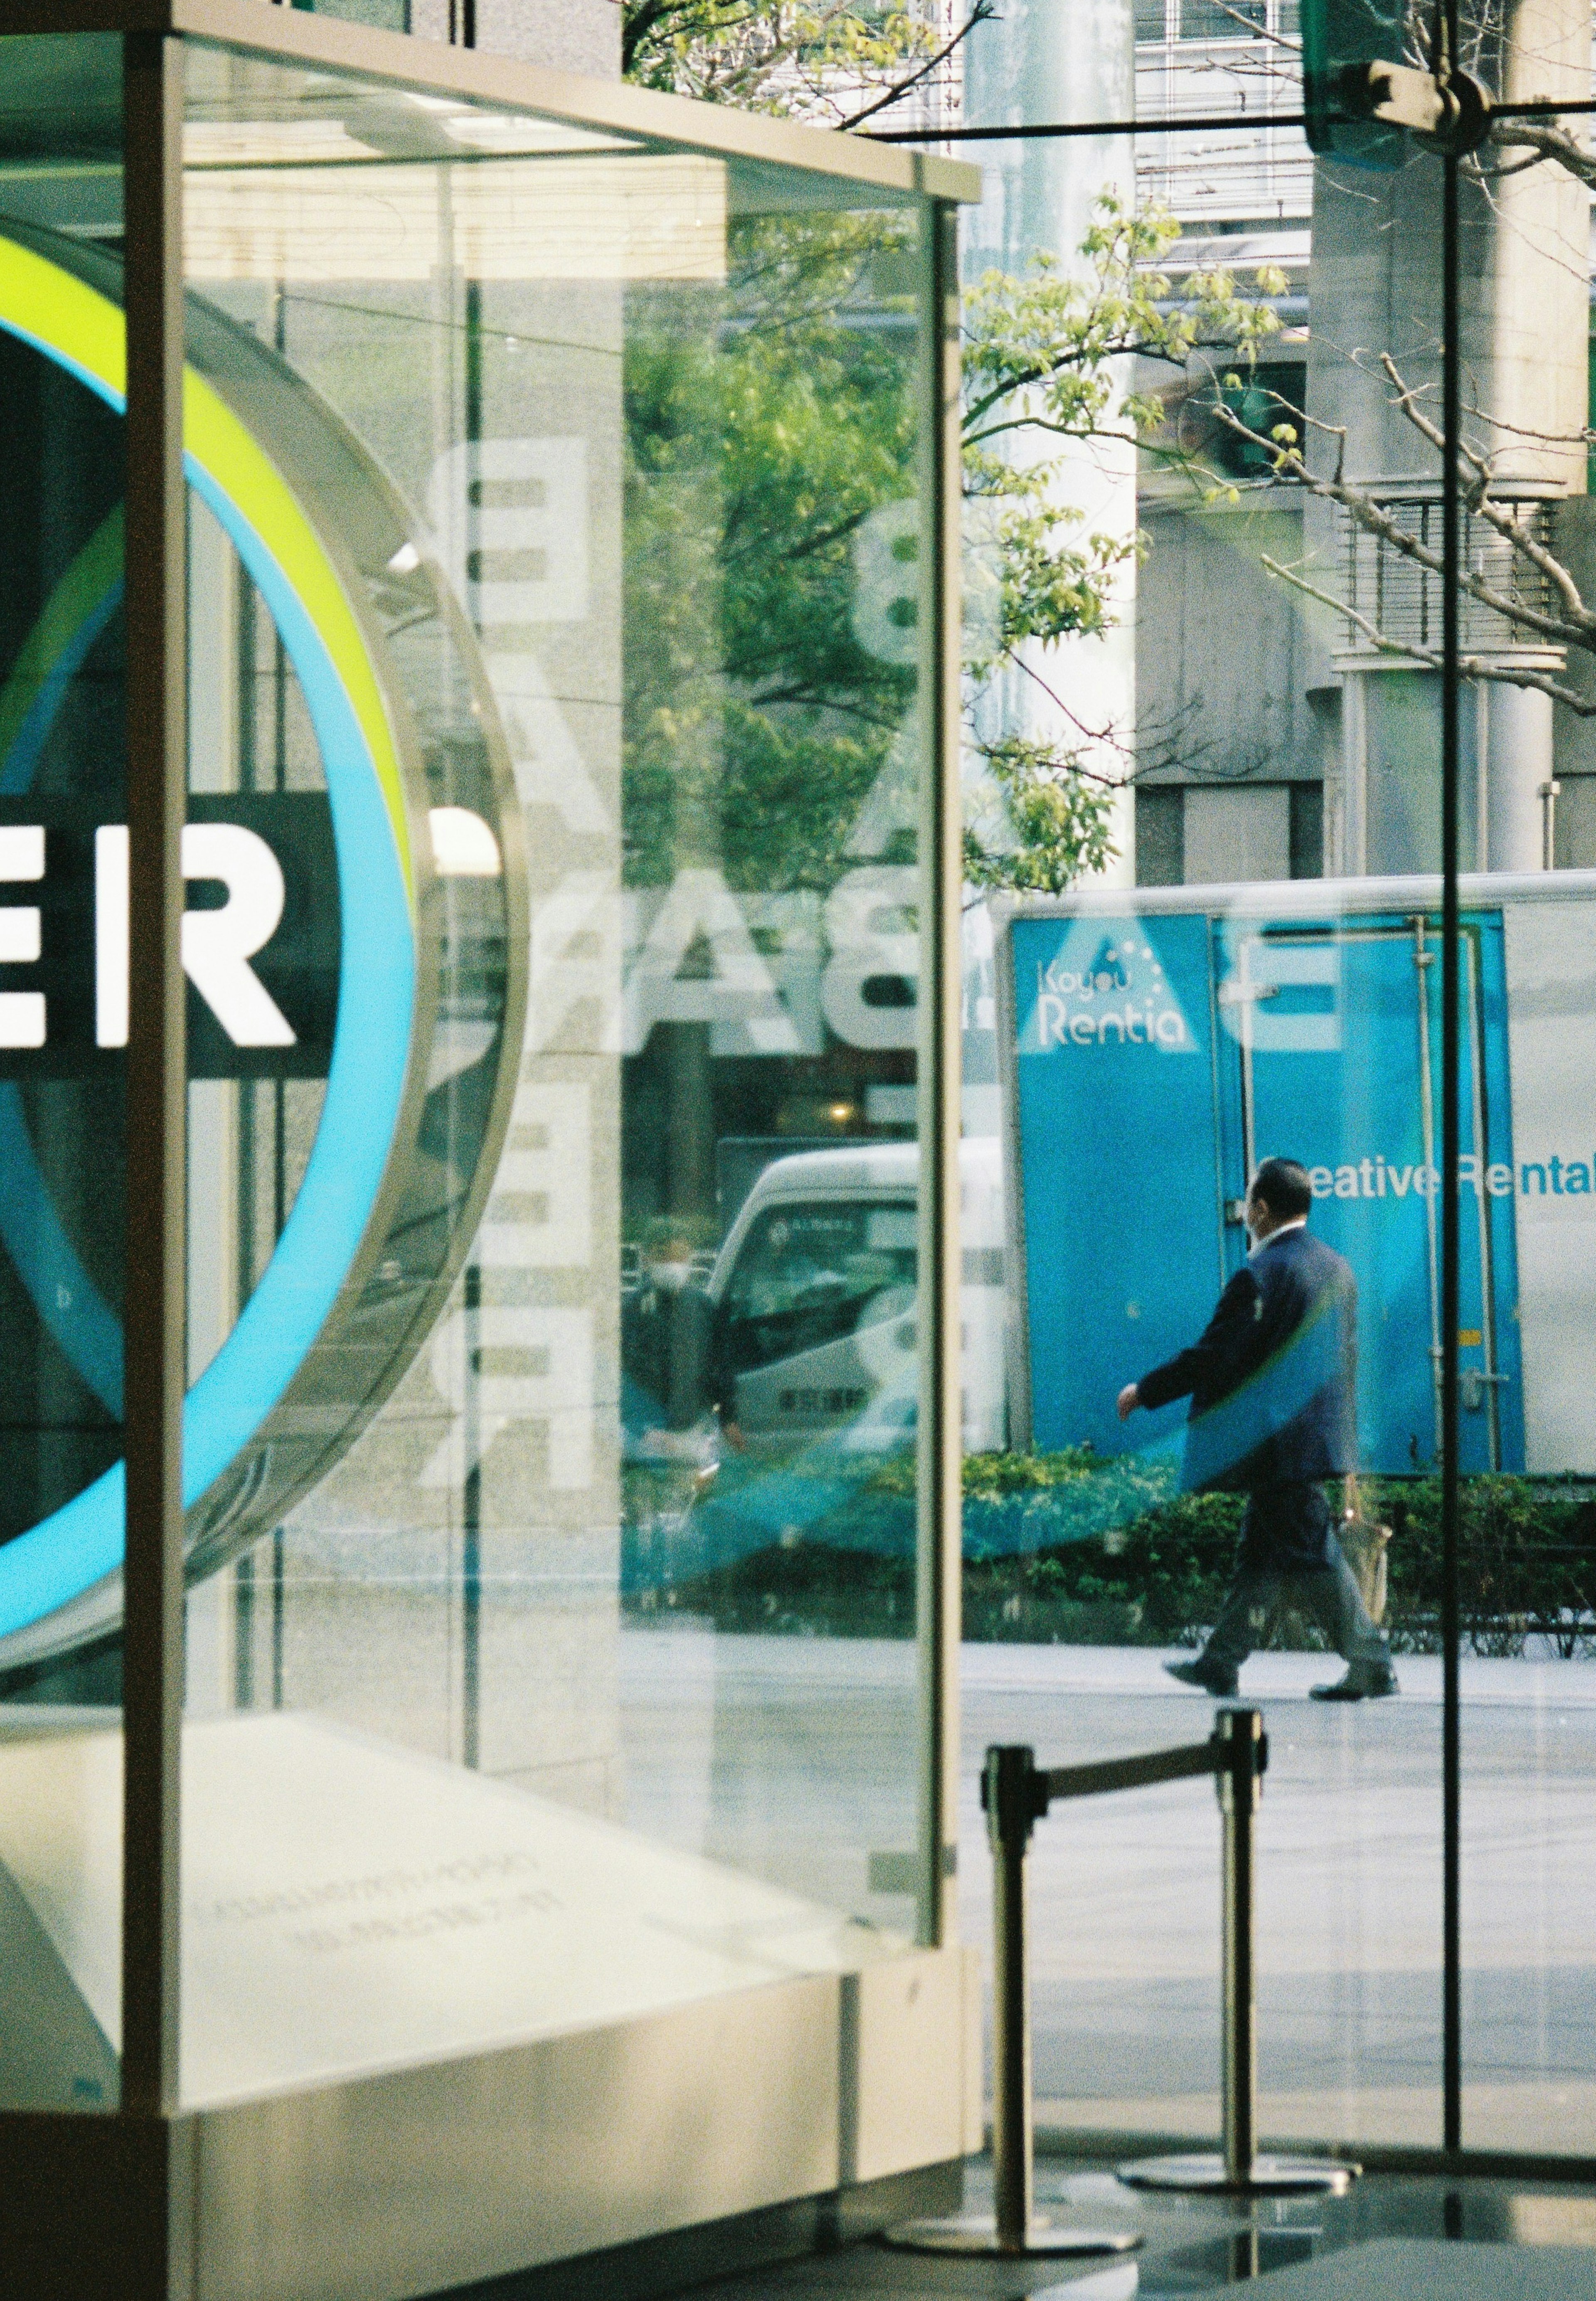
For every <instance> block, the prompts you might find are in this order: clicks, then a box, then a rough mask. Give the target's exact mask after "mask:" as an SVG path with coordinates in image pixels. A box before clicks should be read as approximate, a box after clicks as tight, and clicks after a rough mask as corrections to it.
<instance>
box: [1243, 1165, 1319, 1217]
mask: <svg viewBox="0 0 1596 2301" xmlns="http://www.w3.org/2000/svg"><path fill="white" fill-rule="evenodd" d="M1252 1195H1253V1197H1254V1198H1255V1199H1261V1200H1262V1201H1263V1202H1264V1204H1265V1206H1266V1207H1267V1208H1268V1209H1269V1212H1270V1213H1271V1214H1272V1215H1278V1216H1279V1217H1280V1219H1281V1221H1282V1222H1295V1221H1296V1219H1297V1217H1299V1215H1305V1214H1307V1213H1308V1209H1309V1208H1310V1207H1311V1206H1312V1205H1313V1202H1314V1190H1313V1184H1311V1183H1310V1182H1309V1181H1308V1168H1307V1167H1299V1165H1298V1163H1297V1161H1296V1159H1265V1160H1264V1163H1263V1165H1262V1166H1261V1167H1259V1168H1258V1173H1257V1174H1256V1175H1255V1176H1253V1178H1252Z"/></svg>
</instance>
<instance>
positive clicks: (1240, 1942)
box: [1214, 1710, 1264, 2188]
mask: <svg viewBox="0 0 1596 2301" xmlns="http://www.w3.org/2000/svg"><path fill="white" fill-rule="evenodd" d="M1216 1733H1217V1735H1218V1737H1219V1739H1220V1741H1221V1742H1223V1743H1224V1745H1225V1749H1224V1756H1225V1757H1226V1759H1227V1760H1228V1763H1227V1764H1225V1765H1223V1766H1221V1767H1219V1768H1218V1769H1217V1770H1216V1773H1215V1778H1214V1786H1215V1787H1216V1790H1217V1791H1218V1794H1219V1805H1220V1811H1221V1812H1222V1813H1223V1814H1224V2172H1225V2179H1226V2180H1227V2181H1229V2182H1230V2183H1231V2184H1232V2185H1233V2187H1235V2188H1247V2187H1248V2185H1249V2183H1250V2181H1251V2180H1252V2176H1253V2168H1254V2163H1255V2160H1256V2158H1257V2155H1258V1999H1257V1996H1256V1994H1255V1985H1254V1975H1253V1926H1252V1889H1253V1871H1254V1862H1253V1834H1254V1833H1253V1821H1254V1818H1255V1816H1256V1815H1257V1813H1258V1792H1259V1788H1260V1786H1261V1778H1262V1765H1261V1763H1260V1761H1261V1758H1262V1755H1263V1747H1264V1720H1263V1715H1262V1712H1261V1711H1257V1710H1225V1711H1221V1712H1220V1714H1219V1717H1218V1719H1217V1720H1216Z"/></svg>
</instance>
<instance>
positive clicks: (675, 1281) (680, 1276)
mask: <svg viewBox="0 0 1596 2301" xmlns="http://www.w3.org/2000/svg"><path fill="white" fill-rule="evenodd" d="M648 1275H649V1276H650V1277H651V1278H652V1279H653V1281H654V1284H655V1285H656V1287H657V1288H658V1290H659V1292H660V1293H662V1294H679V1293H681V1289H682V1288H683V1287H684V1286H685V1285H686V1284H687V1283H688V1280H689V1278H690V1277H691V1276H692V1275H693V1266H692V1264H691V1263H690V1262H656V1263H653V1264H651V1265H650V1267H649V1272H648Z"/></svg>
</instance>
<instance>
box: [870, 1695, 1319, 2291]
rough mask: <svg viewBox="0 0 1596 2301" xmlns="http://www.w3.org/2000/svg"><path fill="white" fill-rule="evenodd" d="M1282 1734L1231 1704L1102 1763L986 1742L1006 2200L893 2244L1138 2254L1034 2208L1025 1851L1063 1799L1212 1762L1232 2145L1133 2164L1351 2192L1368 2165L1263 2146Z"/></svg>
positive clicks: (914, 2225) (1181, 2181) (1183, 1773)
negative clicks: (1260, 2129) (1267, 1952)
mask: <svg viewBox="0 0 1596 2301" xmlns="http://www.w3.org/2000/svg"><path fill="white" fill-rule="evenodd" d="M1267 1762H1268V1744H1267V1741H1266V1737H1265V1735H1264V1721H1263V1718H1262V1715H1261V1713H1260V1712H1259V1711H1256V1710H1241V1709H1236V1710H1222V1711H1219V1713H1218V1716H1217V1718H1216V1721H1215V1728H1214V1732H1213V1734H1212V1735H1211V1736H1210V1737H1209V1739H1208V1740H1207V1741H1206V1742H1192V1743H1187V1744H1185V1745H1182V1746H1181V1747H1180V1748H1177V1749H1173V1750H1152V1751H1149V1752H1148V1753H1146V1754H1145V1755H1144V1756H1141V1757H1135V1758H1107V1759H1104V1760H1102V1761H1100V1762H1099V1763H1097V1764H1095V1765H1086V1766H1058V1767H1055V1768H1054V1769H1053V1770H1051V1771H1050V1772H1049V1771H1047V1770H1044V1769H1042V1768H1040V1767H1039V1766H1038V1765H1037V1763H1036V1759H1035V1753H1033V1752H1032V1750H1031V1749H1029V1748H1028V1747H1027V1746H1025V1745H1024V1744H1010V1745H999V1744H994V1745H992V1746H991V1747H990V1749H989V1750H988V1752H987V1753H986V1765H985V1768H984V1770H983V1772H982V1783H981V1803H982V1807H983V1808H984V1809H985V1812H986V1820H987V1837H988V1838H989V1840H990V1845H991V1848H992V2205H993V2211H992V2212H991V2213H990V2214H958V2215H956V2216H953V2217H951V2218H948V2219H945V2220H930V2221H915V2222H904V2223H902V2224H900V2226H899V2227H898V2228H897V2229H893V2230H888V2231H887V2232H886V2237H887V2242H888V2243H889V2244H890V2245H896V2246H903V2247H908V2248H910V2249H912V2250H914V2251H917V2252H923V2253H991V2254H1011V2255H1023V2254H1049V2255H1067V2254H1075V2255H1090V2254H1116V2253H1129V2252H1132V2251H1133V2250H1134V2249H1135V2247H1137V2246H1139V2245H1140V2244H1141V2234H1140V2232H1138V2231H1136V2230H1088V2229H1057V2228H1055V2227H1054V2226H1053V2225H1052V2224H1051V2223H1050V2222H1047V2221H1045V2220H1038V2218H1037V2216H1036V2214H1035V2213H1034V2211H1033V2207H1032V2178H1033V2176H1032V2154H1033V2152H1032V2143H1033V2136H1032V2094H1031V2008H1030V1990H1029V1979H1028V1966H1027V1960H1026V1943H1025V1924H1026V1905H1025V1855H1026V1851H1027V1849H1028V1847H1029V1845H1030V1843H1031V1833H1032V1829H1033V1828H1035V1826H1036V1824H1037V1823H1038V1822H1039V1821H1040V1820H1041V1819H1042V1818H1043V1816H1044V1815H1045V1814H1046V1813H1047V1812H1048V1810H1049V1806H1050V1805H1051V1804H1052V1803H1053V1801H1054V1800H1055V1799H1056V1798H1057V1799H1065V1798H1078V1797H1097V1796H1100V1795H1102V1794H1103V1793H1105V1792H1106V1791H1109V1790H1129V1789H1145V1788H1149V1787H1151V1786H1153V1785H1155V1784H1157V1783H1160V1782H1177V1781H1183V1780H1187V1779H1190V1778H1193V1777H1196V1776H1199V1775H1203V1774H1209V1775H1212V1776H1214V1777H1215V1778H1216V1785H1217V1787H1218V1792H1219V1804H1220V1809H1221V1812H1223V1814H1224V2151H1223V2153H1207V2152H1204V2153H1201V2154H1199V2155H1190V2156H1179V2157H1147V2158H1141V2159H1140V2160H1138V2161H1137V2162H1135V2163H1132V2164H1127V2165H1122V2166H1121V2167H1120V2168H1119V2178H1120V2179H1121V2180H1122V2181H1125V2182H1127V2183H1129V2184H1130V2185H1131V2186H1132V2187H1133V2188H1144V2189H1214V2190H1221V2191H1228V2192H1230V2193H1232V2194H1234V2195H1240V2196H1249V2195H1250V2196H1291V2195H1294V2194H1296V2195H1300V2194H1303V2193H1313V2192H1318V2193H1324V2192H1329V2193H1332V2194H1339V2193H1340V2192H1341V2190H1343V2189H1345V2188H1347V2186H1348V2184H1349V2182H1350V2181H1351V2180H1352V2179H1353V2178H1354V2176H1355V2175H1356V2174H1357V2173H1358V2171H1359V2170H1360V2169H1359V2168H1358V2166H1356V2165H1352V2164H1338V2163H1333V2162H1331V2161H1330V2160H1328V2159H1316V2158H1306V2157H1260V2156H1258V2154H1257V2147H1256V2137H1257V2115H1256V2110H1257V2093H1258V2019H1257V2010H1256V2004H1255V2000H1254V1996H1253V1939H1252V1884H1253V1820H1254V1817H1255V1816H1256V1814H1257V1812H1258V1795H1259V1791H1260V1788H1261V1786H1262V1782H1263V1775H1264V1769H1265V1767H1266V1764H1267Z"/></svg>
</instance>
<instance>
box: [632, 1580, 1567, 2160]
mask: <svg viewBox="0 0 1596 2301" xmlns="http://www.w3.org/2000/svg"><path fill="white" fill-rule="evenodd" d="M1159 1661H1160V1657H1159V1656H1158V1655H1157V1654H1156V1653H1148V1652H1146V1651H1143V1650H1140V1649H1136V1650H1119V1649H1104V1648H1067V1647H1037V1646H972V1647H966V1648H965V1654H964V1671H963V1682H964V1699H963V1735H964V1747H965V1765H964V1780H965V1798H964V1809H963V1814H962V1822H961V1830H960V1876H961V1895H960V1899H961V1908H962V1912H963V1920H964V1925H965V1931H966V1934H967V1936H968V1937H969V1938H971V1939H974V1940H978V1941H984V1940H985V1938H986V1936H987V1930H988V1927H989V1924H990V1907H989V1901H988V1880H989V1876H990V1870H989V1864H988V1861H987V1856H986V1851H985V1845H984V1840H983V1836H982V1825H981V1817H980V1814H979V1812H978V1811H977V1808H976V1803H975V1795H974V1784H975V1778H976V1773H977V1770H978V1768H979V1763H980V1755H981V1752H982V1749H983V1748H984V1746H985V1745H986V1744H987V1743H988V1742H990V1741H1028V1742H1031V1743H1032V1744H1033V1745H1034V1746H1035V1748H1036V1751H1037V1753H1038V1756H1039V1758H1040V1760H1042V1761H1044V1762H1050V1763H1064V1762H1067V1761H1071V1760H1073V1759H1077V1758H1085V1757H1088V1756H1099V1755H1107V1754H1112V1753H1123V1752H1128V1751H1132V1750H1138V1749H1149V1748H1155V1747H1157V1746H1159V1745H1163V1744H1166V1743H1172V1742H1177V1741H1184V1740H1190V1739H1193V1738H1196V1737H1198V1736H1199V1735H1200V1734H1202V1733H1203V1732H1205V1731H1206V1730H1207V1719H1208V1717H1209V1715H1210V1714H1211V1705H1209V1704H1207V1703H1205V1701H1204V1700H1203V1699H1202V1698H1201V1697H1199V1696H1198V1695H1195V1694H1185V1693H1182V1691H1181V1690H1180V1689H1178V1688H1176V1687H1174V1686H1171V1685H1170V1684H1169V1681H1168V1680H1167V1679H1166V1678H1164V1676H1163V1674H1162V1671H1161V1669H1160V1668H1159ZM1329 1667H1330V1666H1329V1665H1327V1664H1326V1662H1325V1661H1324V1659H1323V1658H1316V1657H1314V1656H1309V1655H1292V1654H1277V1655H1266V1656H1263V1657H1260V1658H1258V1660H1257V1661H1255V1662H1253V1663H1252V1664H1251V1665H1250V1666H1249V1671H1248V1673H1247V1675H1246V1676H1245V1678H1244V1679H1243V1693H1244V1694H1245V1695H1246V1696H1247V1697H1248V1698H1251V1699H1256V1700H1257V1701H1258V1703H1260V1704H1261V1706H1262V1707H1263V1709H1264V1711H1265V1713H1266V1723H1267V1728H1268V1731H1269V1734H1270V1737H1271V1749H1272V1762H1271V1769H1270V1773H1269V1777H1268V1780H1267V1784H1266V1789H1265V1794H1264V1803H1263V1812H1262V1817H1261V1821H1260V1828H1259V1837H1258V1887H1259V1912H1258V1915H1259V1937H1260V1983H1259V2017H1260V2032H1261V2054H1260V2077H1261V2087H1262V2091H1263V2094H1264V2096H1265V2098H1264V2103H1263V2114H1264V2118H1265V2121H1266V2126H1267V2127H1268V2129H1271V2130H1273V2131H1275V2132H1278V2133H1286V2134H1300V2135H1309V2134H1317V2135H1320V2136H1323V2137H1324V2138H1337V2137H1343V2136H1344V2137H1347V2138H1358V2139H1362V2140H1365V2141H1375V2140H1387V2139H1388V2140H1393V2141H1411V2142H1420V2143H1430V2144H1433V2143H1436V2142H1438V2141H1439V2139H1440V2096H1439V2088H1438V2079H1437V2071H1438V2065H1439V2054H1440V1933H1441V1803H1440V1798H1441V1794H1440V1773H1441V1712H1440V1664H1439V1662H1438V1661H1429V1660H1425V1659H1420V1660H1408V1661H1404V1662H1403V1663H1402V1664H1401V1665H1400V1668H1401V1677H1402V1685H1403V1693H1402V1696H1401V1699H1400V1701H1397V1702H1392V1703H1376V1704H1363V1705H1358V1706H1356V1707H1334V1706H1330V1707H1327V1706H1324V1705H1321V1704H1318V1703H1311V1702H1309V1701H1308V1699H1307V1694H1308V1686H1310V1685H1313V1684H1315V1683H1317V1682H1320V1681H1321V1680H1322V1679H1323V1678H1324V1676H1325V1675H1326V1674H1327V1669H1329ZM911 1672H912V1655H911V1653H910V1650H909V1649H908V1647H907V1645H898V1644H890V1643H888V1642H884V1641H876V1640H864V1639H860V1640H842V1639H839V1640H828V1639H785V1638H768V1639H767V1638H757V1637H716V1636H714V1635H713V1634H712V1633H710V1632H709V1631H707V1630H702V1629H698V1630H696V1629H694V1628H693V1627H690V1626H686V1625H682V1626H678V1627H675V1628H673V1629H672V1630H669V1631H664V1632H656V1631H652V1630H649V1631H636V1632H630V1633H628V1634H627V1635H626V1636H625V1637H624V1638H623V1716H624V1721H625V1738H626V1745H627V1774H628V1784H629V1808H630V1812H631V1818H632V1819H633V1820H634V1821H635V1822H636V1823H637V1824H638V1826H639V1827H643V1828H652V1829H656V1830H658V1831H659V1832H660V1833H661V1834H663V1835H664V1836H667V1837H672V1838H673V1839H675V1840H676V1841H677V1842H681V1843H686V1844H691V1845H695V1846H697V1847H698V1848H700V1849H701V1850H703V1851H706V1852H708V1853H714V1854H717V1855H719V1856H721V1857H722V1858H724V1859H729V1860H732V1861H736V1862H741V1863H746V1864H747V1865H748V1866H749V1867H751V1868H753V1869H756V1870H758V1871H760V1872H761V1873H762V1874H764V1875H767V1876H771V1877H773V1878H779V1879H780V1880H781V1882H783V1883H787V1884H790V1885H793V1886H795V1887H799V1888H800V1889H802V1890H805V1891H807V1892H811V1893H814V1894H815V1895H817V1896H819V1897H820V1898H823V1899H828V1900H831V1901H833V1902H838V1903H840V1904H842V1905H843V1906H847V1907H850V1908H854V1909H856V1910H859V1911H860V1912H866V1913H868V1914H870V1915H872V1916H873V1917H874V1918H875V1920H877V1921H878V1922H880V1923H882V1924H887V1925H902V1924H904V1923H905V1922H906V1921H907V1911H906V1904H904V1903H903V1902H902V1901H901V1900H898V1899H894V1898H892V1897H890V1896H886V1895H869V1894H868V1893H867V1891H866V1890H865V1888H866V1864H867V1860H868V1856H869V1855H870V1854H871V1853H880V1852H890V1851H893V1850H898V1849H902V1848H905V1847H907V1845H909V1844H910V1843H911V1842H912V1832H913V1819H912V1808H913V1783H914V1778H915V1701H914V1688H913V1684H912V1677H911ZM1463 1698H1464V1710H1463V1735H1464V1763H1465V1774H1466V1787H1465V1795H1464V1811H1463V1833H1464V1920H1465V1962H1466V2023H1467V2027H1466V2055H1467V2060H1466V2078H1467V2082H1468V2095H1467V2101H1466V2120H1467V2122H1466V2137H1465V2138H1466V2140H1467V2142H1468V2143H1469V2144H1470V2145H1471V2146H1475V2147H1489V2146H1513V2147H1516V2148H1518V2149H1534V2148H1545V2149H1550V2150H1557V2151H1559V2152H1565V2151H1576V2152H1583V2153H1587V2154H1592V2155H1596V1927H1593V1926H1592V1918H1591V1912H1592V1907H1593V1906H1596V1796H1593V1795H1592V1791H1593V1789H1596V1667H1592V1666H1589V1665H1582V1664H1579V1663H1571V1662H1560V1661H1554V1662H1547V1663H1540V1664H1537V1663H1533V1662H1525V1661H1475V1660H1473V1659H1469V1660H1466V1661H1465V1663H1464V1666H1463ZM1218 1847H1219V1823H1218V1817H1217V1813H1216V1806H1215V1802H1214V1798H1213V1795H1212V1793H1211V1791H1209V1790H1208V1788H1207V1786H1206V1785H1204V1784H1202V1783H1182V1784H1177V1785H1174V1786H1171V1787H1169V1788H1166V1789H1161V1790H1147V1791H1141V1792H1136V1793H1133V1794H1132V1795H1123V1796H1120V1797H1116V1798H1103V1799H1096V1800H1092V1801H1090V1802H1084V1803H1080V1804H1077V1805H1075V1806H1074V1807H1071V1808H1069V1809H1059V1810H1057V1811H1056V1812H1055V1814H1054V1815H1053V1816H1051V1817H1049V1820H1047V1821H1046V1822H1045V1823H1044V1824H1043V1825H1042V1826H1041V1828H1040V1831H1039V1833H1038V1837H1037V1840H1036V1843H1035V1848H1034V1853H1033V1856H1032V1912H1033V1942H1034V1951H1033V1959H1034V1962H1033V2012H1034V2019H1033V2033H1034V2038H1035V2059H1036V2083H1037V2091H1038V2095H1039V2096H1040V2104H1041V2106H1040V2118H1041V2120H1042V2121H1043V2123H1044V2124H1046V2123H1048V2122H1053V2123H1067V2124H1073V2125H1074V2126H1077V2127H1080V2126H1086V2127H1100V2128H1105V2129H1120V2130H1124V2129H1129V2128H1135V2129H1142V2130H1160V2131H1168V2132H1172V2133H1173V2132H1188V2131H1189V2132H1199V2133H1202V2132H1209V2131H1212V2130H1213V2129H1214V2126H1215V2123H1216V2118H1217V2104H1216V2062H1217V2044H1216V2037H1217V2029H1216V2025H1217V2019H1218V1984H1217V1963H1218V1923H1219V1916H1218V1912H1219V1869H1218ZM878 1874H879V1873H878Z"/></svg>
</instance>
